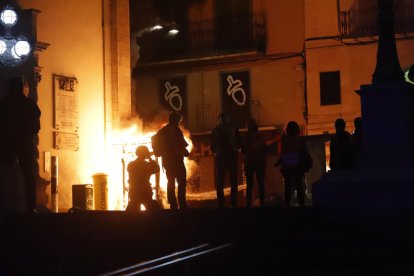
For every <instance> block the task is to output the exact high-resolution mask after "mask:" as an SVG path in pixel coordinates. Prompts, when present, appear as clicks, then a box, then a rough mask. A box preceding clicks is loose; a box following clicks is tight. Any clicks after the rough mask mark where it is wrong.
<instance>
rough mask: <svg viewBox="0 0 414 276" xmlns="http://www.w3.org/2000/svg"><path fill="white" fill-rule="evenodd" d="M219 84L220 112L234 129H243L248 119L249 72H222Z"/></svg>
mask: <svg viewBox="0 0 414 276" xmlns="http://www.w3.org/2000/svg"><path fill="white" fill-rule="evenodd" d="M220 83H221V99H222V111H223V112H225V113H227V114H228V115H229V116H230V119H231V120H232V122H233V124H234V125H235V126H236V127H239V128H242V127H245V126H246V122H247V121H248V119H249V118H250V72H249V71H237V72H222V73H221V74H220Z"/></svg>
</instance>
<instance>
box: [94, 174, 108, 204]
mask: <svg viewBox="0 0 414 276" xmlns="http://www.w3.org/2000/svg"><path fill="white" fill-rule="evenodd" d="M92 178H93V194H94V203H95V204H94V205H95V210H108V175H107V174H104V173H97V174H94V175H93V176H92Z"/></svg>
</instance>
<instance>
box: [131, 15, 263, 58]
mask: <svg viewBox="0 0 414 276" xmlns="http://www.w3.org/2000/svg"><path fill="white" fill-rule="evenodd" d="M137 42H138V44H139V46H140V61H139V62H140V63H147V62H156V61H168V60H179V59H189V58H197V57H212V56H220V55H226V54H234V53H241V52H247V51H260V52H264V51H265V48H266V20H265V16H264V14H258V15H251V14H235V15H230V16H227V17H225V18H216V19H215V20H211V21H200V22H190V23H189V24H188V26H182V29H181V30H180V33H178V35H176V36H168V35H167V34H165V33H162V32H158V33H157V34H151V35H148V36H147V37H142V38H139V40H138V41H137Z"/></svg>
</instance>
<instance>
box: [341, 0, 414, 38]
mask: <svg viewBox="0 0 414 276" xmlns="http://www.w3.org/2000/svg"><path fill="white" fill-rule="evenodd" d="M409 11H412V12H409ZM377 13H378V11H377V10H376V9H373V10H364V11H362V10H357V9H351V10H347V11H341V12H340V32H341V36H342V37H344V38H353V37H363V36H376V35H378V23H377ZM411 14H414V4H410V5H407V6H406V7H405V9H404V10H403V12H399V13H396V14H394V16H395V23H394V30H395V33H397V34H402V33H409V32H414V17H413V16H411Z"/></svg>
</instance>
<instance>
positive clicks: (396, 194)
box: [312, 82, 414, 211]
mask: <svg viewBox="0 0 414 276" xmlns="http://www.w3.org/2000/svg"><path fill="white" fill-rule="evenodd" d="M360 91H361V92H360V96H361V109H362V120H363V152H362V155H361V158H360V160H358V163H357V166H356V168H355V169H352V170H343V171H336V172H329V173H327V174H326V175H325V176H324V177H322V178H321V180H320V181H318V182H316V183H314V185H313V192H312V194H313V205H314V206H316V207H325V208H332V209H338V210H342V211H356V210H361V209H363V210H366V211H369V210H371V211H374V210H381V209H384V210H389V209H412V210H414V139H413V138H414V135H413V133H414V131H413V130H412V128H414V124H413V122H414V86H412V85H409V84H407V83H404V82H388V83H382V84H375V85H364V86H362V87H361V90H360Z"/></svg>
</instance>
